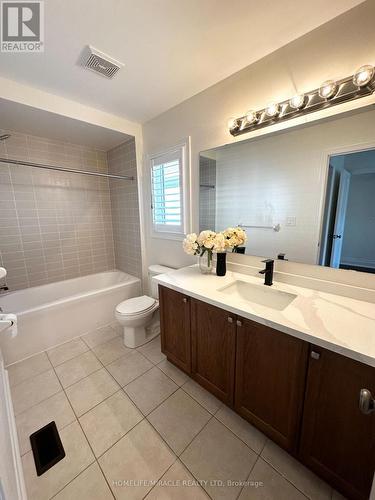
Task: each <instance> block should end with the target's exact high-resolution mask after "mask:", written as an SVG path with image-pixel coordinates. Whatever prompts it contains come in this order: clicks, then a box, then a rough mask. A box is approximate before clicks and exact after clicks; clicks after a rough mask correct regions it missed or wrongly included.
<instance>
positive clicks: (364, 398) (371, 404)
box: [359, 389, 375, 415]
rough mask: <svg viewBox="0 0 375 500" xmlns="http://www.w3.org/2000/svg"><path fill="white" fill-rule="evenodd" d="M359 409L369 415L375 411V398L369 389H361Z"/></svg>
mask: <svg viewBox="0 0 375 500" xmlns="http://www.w3.org/2000/svg"><path fill="white" fill-rule="evenodd" d="M359 409H360V410H361V412H362V413H363V414H364V415H369V414H370V413H372V412H373V411H375V399H374V398H373V396H372V394H371V392H370V391H369V390H368V389H361V390H360V391H359Z"/></svg>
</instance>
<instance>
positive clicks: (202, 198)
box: [199, 155, 216, 231]
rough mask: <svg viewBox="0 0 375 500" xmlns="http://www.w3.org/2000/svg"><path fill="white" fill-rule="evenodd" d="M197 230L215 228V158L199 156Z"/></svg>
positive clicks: (213, 229)
mask: <svg viewBox="0 0 375 500" xmlns="http://www.w3.org/2000/svg"><path fill="white" fill-rule="evenodd" d="M199 184H200V188H199V230H200V231H205V230H206V229H210V230H211V231H215V230H216V160H214V159H212V158H206V157H205V156H202V155H201V156H200V158H199Z"/></svg>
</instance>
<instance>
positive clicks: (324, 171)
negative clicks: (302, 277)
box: [315, 142, 375, 266]
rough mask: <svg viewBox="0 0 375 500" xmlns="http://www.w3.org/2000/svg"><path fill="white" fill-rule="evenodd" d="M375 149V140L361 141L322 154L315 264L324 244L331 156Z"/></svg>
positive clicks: (317, 263)
mask: <svg viewBox="0 0 375 500" xmlns="http://www.w3.org/2000/svg"><path fill="white" fill-rule="evenodd" d="M372 149H374V150H375V142H359V143H356V144H351V145H348V146H340V147H337V148H329V149H325V150H323V152H322V154H321V161H320V168H319V178H320V180H321V186H322V190H321V195H320V201H319V209H318V227H317V235H316V236H317V246H316V254H315V264H316V265H318V266H319V265H320V263H319V259H320V250H321V246H322V240H323V238H324V208H325V205H326V202H327V194H328V193H327V187H328V172H329V163H330V158H331V156H343V155H348V154H351V153H358V152H360V151H369V150H372Z"/></svg>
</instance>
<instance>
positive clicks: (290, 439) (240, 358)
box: [235, 318, 308, 452]
mask: <svg viewBox="0 0 375 500" xmlns="http://www.w3.org/2000/svg"><path fill="white" fill-rule="evenodd" d="M307 359H308V344H307V343H306V342H304V341H303V340H300V339H297V338H295V337H291V336H290V335H286V334H284V333H281V332H279V331H277V330H274V329H272V328H269V327H267V326H264V325H261V324H259V323H255V322H253V321H249V320H247V319H242V318H239V319H238V320H237V351H236V392H235V409H236V411H237V412H238V413H239V414H240V415H242V416H243V417H244V418H245V419H246V420H248V421H249V422H251V423H252V424H254V425H255V426H256V427H258V429H260V430H261V431H263V432H264V433H265V434H266V435H267V436H269V437H271V438H272V439H273V441H275V442H276V443H278V444H279V445H281V446H282V447H283V448H285V449H286V450H289V451H291V452H295V451H296V449H297V444H298V433H299V427H300V420H301V413H302V406H303V399H304V390H305V378H306V370H307Z"/></svg>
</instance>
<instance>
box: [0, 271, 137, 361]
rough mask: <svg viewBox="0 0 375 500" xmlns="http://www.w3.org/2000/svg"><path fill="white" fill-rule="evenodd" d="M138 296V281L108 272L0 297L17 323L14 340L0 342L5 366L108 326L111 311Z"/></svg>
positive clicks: (7, 337) (0, 303) (6, 336)
mask: <svg viewBox="0 0 375 500" xmlns="http://www.w3.org/2000/svg"><path fill="white" fill-rule="evenodd" d="M140 292H141V282H140V280H139V279H138V278H135V277H134V276H130V275H129V274H125V273H123V272H121V271H107V272H103V273H98V274H91V275H89V276H84V277H82V278H74V279H70V280H66V281H59V282H57V283H50V284H48V285H42V286H37V287H33V288H27V289H25V290H19V291H16V292H10V293H7V294H4V295H0V307H1V308H2V309H3V311H4V312H7V313H15V314H16V315H17V321H18V333H17V336H16V337H14V338H11V336H10V334H9V333H6V332H3V333H2V338H1V339H0V348H1V351H2V353H3V356H4V360H5V364H6V365H8V364H10V363H14V362H15V361H20V360H21V359H24V358H27V357H29V356H32V355H33V354H36V353H38V352H40V351H44V350H45V349H49V348H50V347H53V346H55V345H58V344H61V343H63V342H66V341H68V340H71V339H73V338H74V337H77V336H79V335H83V334H84V333H87V332H89V331H91V330H94V329H95V328H99V327H101V326H105V325H107V324H109V323H111V322H113V321H114V320H115V319H114V311H115V306H116V305H117V304H118V303H119V302H121V301H122V300H125V299H128V298H130V297H135V296H137V295H140Z"/></svg>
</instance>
